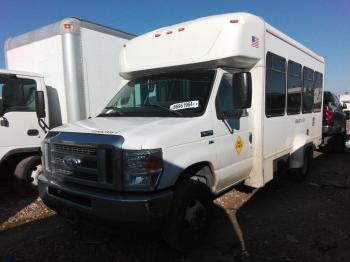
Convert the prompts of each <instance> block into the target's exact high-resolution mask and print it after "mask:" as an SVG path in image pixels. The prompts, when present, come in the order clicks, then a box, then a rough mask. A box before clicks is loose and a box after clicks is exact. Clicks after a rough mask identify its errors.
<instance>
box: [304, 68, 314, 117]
mask: <svg viewBox="0 0 350 262" xmlns="http://www.w3.org/2000/svg"><path fill="white" fill-rule="evenodd" d="M302 107H303V113H311V112H312V110H313V107H314V71H313V70H312V69H310V68H308V67H304V69H303V106H302Z"/></svg>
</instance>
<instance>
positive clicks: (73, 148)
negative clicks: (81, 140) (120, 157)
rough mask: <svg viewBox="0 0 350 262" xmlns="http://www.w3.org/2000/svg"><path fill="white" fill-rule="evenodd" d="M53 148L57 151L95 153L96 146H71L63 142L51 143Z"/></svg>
mask: <svg viewBox="0 0 350 262" xmlns="http://www.w3.org/2000/svg"><path fill="white" fill-rule="evenodd" d="M53 148H54V150H55V151H58V152H67V153H77V154H86V155H96V148H94V147H90V146H71V145H63V144H53Z"/></svg>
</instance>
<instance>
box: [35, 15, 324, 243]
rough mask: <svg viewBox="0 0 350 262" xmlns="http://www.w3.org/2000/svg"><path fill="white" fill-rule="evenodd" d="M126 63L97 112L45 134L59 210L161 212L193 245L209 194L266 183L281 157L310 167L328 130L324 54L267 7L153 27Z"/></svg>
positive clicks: (179, 237) (167, 229) (174, 239)
mask: <svg viewBox="0 0 350 262" xmlns="http://www.w3.org/2000/svg"><path fill="white" fill-rule="evenodd" d="M300 30H303V28H300ZM120 66H121V72H120V74H121V75H122V76H123V77H124V78H126V79H128V80H129V81H128V82H127V83H126V84H125V85H124V86H123V87H122V88H121V89H120V91H119V92H118V93H117V94H116V95H115V96H114V97H113V98H112V99H111V101H110V102H109V103H108V104H107V106H106V108H105V109H104V110H103V111H102V113H101V114H100V115H99V116H98V117H96V118H93V119H87V120H83V121H79V122H76V123H72V124H69V125H65V126H62V127H58V128H55V129H53V130H52V131H51V132H49V134H48V136H47V137H46V139H45V140H44V143H43V152H44V154H43V162H44V172H43V174H42V175H40V176H39V194H40V197H41V198H42V199H43V201H44V202H45V203H46V204H47V205H49V206H50V207H52V208H53V209H55V210H58V211H59V212H60V211H62V210H64V211H67V210H69V212H73V213H75V214H78V215H79V216H90V217H94V218H98V219H102V220H110V221H121V222H126V223H132V222H135V223H136V222H146V221H152V220H156V219H160V220H162V219H164V220H163V222H164V236H165V238H166V240H167V241H168V242H169V243H170V244H171V245H172V246H174V247H176V248H178V249H186V248H189V247H191V246H192V245H195V244H198V243H199V242H200V240H201V239H202V237H203V235H204V234H205V232H206V230H207V228H208V225H209V222H210V208H211V205H212V197H213V196H215V195H218V194H220V193H221V192H224V191H225V190H226V189H228V188H230V187H232V186H234V185H236V184H238V183H241V182H244V183H245V184H246V185H249V186H252V187H256V188H259V187H262V186H264V185H265V184H266V183H268V182H269V181H270V180H272V179H273V175H274V171H275V170H276V168H277V167H278V164H279V162H281V161H282V162H284V163H286V164H288V167H289V169H290V171H291V173H292V175H293V176H295V177H297V178H303V177H305V176H306V174H307V173H308V171H309V168H310V162H311V161H312V158H313V149H314V148H315V147H318V146H319V145H320V143H321V139H322V112H321V109H322V99H323V98H322V97H323V96H322V88H323V73H324V59H323V58H322V57H320V56H318V55H316V54H315V53H314V52H312V51H310V50H309V49H307V48H305V47H304V46H303V45H301V44H300V43H298V42H297V41H295V40H293V39H291V38H290V37H288V36H287V35H285V34H283V33H282V32H280V31H278V30H277V29H275V28H274V27H272V26H271V25H269V24H268V23H266V22H265V21H264V20H263V19H261V18H260V17H257V16H254V15H252V14H247V13H230V14H224V15H217V16H211V17H205V18H201V19H197V20H193V21H188V22H185V23H181V24H176V25H172V26H169V27H165V28H160V29H157V30H155V31H152V32H149V33H146V34H144V35H141V36H139V37H136V38H134V39H132V40H131V41H129V42H128V43H127V44H126V46H125V47H124V48H123V49H122V52H121V55H120Z"/></svg>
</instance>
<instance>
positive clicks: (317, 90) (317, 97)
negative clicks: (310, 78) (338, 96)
mask: <svg viewBox="0 0 350 262" xmlns="http://www.w3.org/2000/svg"><path fill="white" fill-rule="evenodd" d="M322 78H323V76H322V74H321V73H319V72H315V84H314V112H321V106H322V93H323V89H322V81H323V79H322Z"/></svg>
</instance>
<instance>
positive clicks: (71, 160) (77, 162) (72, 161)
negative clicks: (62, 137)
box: [63, 156, 81, 169]
mask: <svg viewBox="0 0 350 262" xmlns="http://www.w3.org/2000/svg"><path fill="white" fill-rule="evenodd" d="M63 164H64V165H65V166H66V167H67V168H69V169H72V168H77V167H80V166H81V159H80V158H78V157H76V156H65V157H64V158H63Z"/></svg>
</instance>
